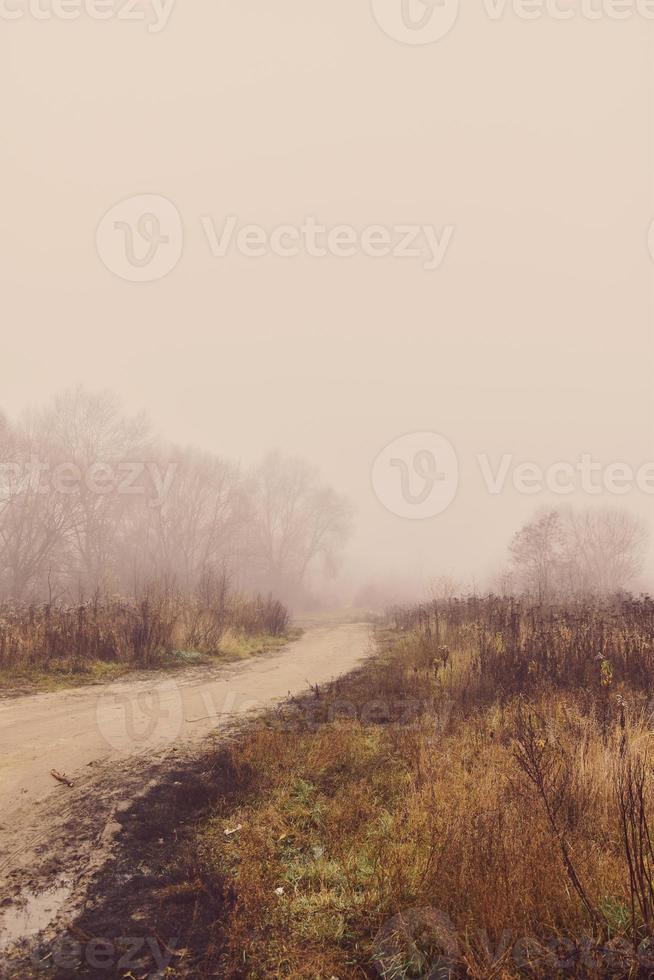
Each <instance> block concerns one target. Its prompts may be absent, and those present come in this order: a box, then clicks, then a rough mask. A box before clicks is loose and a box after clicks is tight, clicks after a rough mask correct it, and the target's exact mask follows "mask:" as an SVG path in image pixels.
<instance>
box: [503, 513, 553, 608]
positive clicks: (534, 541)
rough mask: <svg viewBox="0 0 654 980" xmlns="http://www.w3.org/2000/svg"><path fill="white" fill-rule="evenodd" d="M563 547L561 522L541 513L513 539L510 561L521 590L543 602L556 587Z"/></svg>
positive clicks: (551, 514)
mask: <svg viewBox="0 0 654 980" xmlns="http://www.w3.org/2000/svg"><path fill="white" fill-rule="evenodd" d="M563 546H564V534H563V528H562V524H561V518H560V516H559V514H558V513H557V512H556V511H553V510H550V511H546V512H545V513H541V514H540V515H539V516H537V517H536V518H535V519H534V520H533V521H530V522H529V523H528V524H525V525H524V527H522V528H521V529H520V530H519V531H518V532H517V533H516V534H515V535H514V537H513V540H512V542H511V545H510V548H509V550H510V553H511V559H512V562H513V566H514V568H515V570H516V572H517V575H518V581H519V582H520V583H521V585H522V587H523V588H524V589H525V590H526V591H527V592H530V593H533V594H535V595H537V596H538V599H539V600H543V599H545V598H547V597H548V596H550V595H551V593H552V591H553V589H554V588H555V585H556V584H557V572H558V571H559V569H560V565H561V561H562V556H563Z"/></svg>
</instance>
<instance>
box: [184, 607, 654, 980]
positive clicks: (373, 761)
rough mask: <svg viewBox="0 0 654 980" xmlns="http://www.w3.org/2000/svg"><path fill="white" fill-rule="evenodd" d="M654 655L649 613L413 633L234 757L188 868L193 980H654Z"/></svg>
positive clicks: (478, 614)
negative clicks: (423, 979) (556, 978)
mask: <svg viewBox="0 0 654 980" xmlns="http://www.w3.org/2000/svg"><path fill="white" fill-rule="evenodd" d="M653 639H654V634H653V616H652V606H651V604H650V603H649V602H643V603H637V602H631V601H629V602H625V603H622V604H619V603H615V604H608V605H605V606H599V605H592V606H587V607H568V608H565V609H563V608H558V609H553V608H552V609H543V608H542V607H531V606H528V605H521V604H517V603H509V602H499V601H496V600H486V601H485V602H481V601H479V600H474V601H471V602H464V603H450V604H449V605H447V606H444V607H442V606H431V607H429V608H424V607H423V608H421V609H419V610H406V611H402V612H400V611H398V612H396V613H395V614H394V619H393V622H392V624H391V628H390V629H389V630H388V631H386V632H384V633H380V634H379V643H380V657H379V659H378V660H376V661H375V662H374V663H371V664H369V665H368V666H367V667H366V668H365V669H363V670H362V671H360V672H358V673H356V674H354V675H351V676H350V677H349V678H346V679H345V680H343V681H340V682H338V683H336V684H333V685H331V686H330V687H329V688H327V689H325V690H322V691H317V692H314V694H313V696H312V698H311V699H309V700H307V701H305V702H303V703H298V704H295V705H291V706H288V707H287V708H285V709H283V710H281V711H279V712H277V713H276V714H274V715H271V716H269V717H268V718H267V719H266V720H265V722H264V723H262V724H260V725H258V726H257V727H256V728H254V729H252V730H251V731H250V733H249V735H248V737H246V738H243V739H240V740H238V741H237V742H236V743H235V744H234V745H233V746H232V747H231V748H230V749H229V751H228V752H227V754H226V755H225V756H223V757H222V762H221V767H220V768H221V771H222V772H224V771H226V767H227V770H228V771H229V772H230V789H229V792H228V793H224V794H223V795H222V796H219V798H218V799H217V801H216V802H214V804H213V805H212V808H211V811H210V813H209V815H208V816H207V818H206V819H205V820H204V822H203V823H202V825H201V827H200V829H199V830H198V832H197V833H195V834H194V835H193V837H192V842H191V843H190V844H189V845H187V846H186V847H185V848H184V849H183V851H182V853H181V854H180V855H178V856H177V857H178V860H179V865H178V871H179V872H181V877H182V879H183V880H185V881H188V882H195V883H196V885H195V887H196V897H195V899H194V906H193V908H194V911H193V913H192V914H191V913H190V912H188V907H187V913H186V914H185V915H184V916H183V917H181V918H180V919H179V920H178V921H177V922H176V924H175V929H176V930H178V932H176V933H175V934H179V932H180V931H181V933H183V934H184V940H183V941H184V944H185V945H186V947H187V948H189V949H191V950H194V951H195V952H194V954H193V956H194V957H195V959H194V966H193V970H194V975H197V976H223V977H234V978H236V977H262V978H263V977H269V976H279V977H307V978H309V977H311V978H316V977H320V978H323V977H324V978H326V980H328V978H330V977H332V976H334V977H338V978H340V980H345V978H346V977H361V976H371V977H372V976H380V975H381V976H385V977H387V978H391V977H392V978H394V980H396V978H397V980H399V978H401V977H410V976H421V975H425V976H426V975H430V976H441V975H442V976H446V975H452V976H454V975H462V976H464V975H466V976H470V977H478V978H482V977H484V978H486V977H498V978H499V977H517V976H524V975H526V974H529V975H533V976H544V977H545V976H553V975H556V974H557V973H558V972H560V970H561V969H562V967H561V964H562V963H563V967H564V968H563V974H564V975H568V976H570V975H578V976H636V975H641V976H646V975H648V970H649V969H651V966H652V964H651V963H650V964H649V966H648V967H647V969H646V967H645V966H643V965H642V963H641V965H639V961H638V958H637V950H638V948H639V949H640V953H639V955H640V958H641V961H643V962H644V958H645V955H646V949H647V940H648V937H649V936H650V934H651V931H652V926H653V925H654V923H653V922H652V917H653V914H654V887H652V881H653V876H654V851H653V849H652V847H651V845H650V839H649V826H650V825H649V820H650V817H651V814H652V813H654V809H652V803H653V801H652V780H651V765H650V763H649V761H648V754H647V753H648V746H649V741H650V737H651V733H650V729H649V724H648V710H647V697H648V678H649V676H651V675H650V673H649V671H650V665H651V658H652V641H653ZM566 665H569V666H566ZM239 824H240V825H241V826H242V829H241V830H240V831H238V832H237V833H234V834H231V835H229V836H227V835H226V834H225V830H230V829H233V828H234V827H236V826H238V825H239ZM279 889H283V891H281V892H280V891H279ZM192 891H193V890H192V889H191V894H192ZM207 894H210V895H212V896H213V897H214V901H213V904H211V906H210V907H209V908H208V906H207V901H206V896H207ZM187 898H188V895H187ZM186 905H187V903H186ZM416 909H418V910H423V911H422V912H419V913H409V914H408V916H407V915H405V918H404V920H402V919H398V918H397V916H398V915H399V914H400V913H407V910H416ZM425 909H428V910H431V911H429V912H425V911H424V910H425ZM389 922H390V925H386V926H385V924H388V923H389ZM407 922H408V923H409V927H407V925H406V924H407ZM416 923H418V924H420V923H421V927H420V929H418V926H417V925H416ZM407 928H408V930H409V933H410V934H411V936H412V937H413V938H414V939H416V937H417V936H418V933H420V937H419V939H416V941H415V942H413V941H411V940H410V939H409V938H408V937H407V934H406V932H407ZM380 930H382V932H381V933H380ZM548 943H549V945H548ZM557 943H558V945H556V944H557ZM444 950H446V951H447V953H448V957H449V959H447V961H443V960H441V966H442V968H443V970H445V972H443V973H438V969H437V967H435V966H434V963H435V962H436V959H437V957H438V956H439V955H440V956H441V957H443V956H444V955H445V953H444ZM650 958H651V954H650ZM429 963H431V964H432V969H433V970H434V971H435V972H432V973H430V972H429V969H430V968H429V965H428V964H429ZM447 970H449V971H450V973H447ZM639 970H640V973H639V972H638V971H639Z"/></svg>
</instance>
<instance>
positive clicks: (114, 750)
mask: <svg viewBox="0 0 654 980" xmlns="http://www.w3.org/2000/svg"><path fill="white" fill-rule="evenodd" d="M369 645H370V642H369V629H368V627H367V626H366V625H365V624H358V623H357V624H347V625H338V626H323V627H312V628H309V629H308V630H307V631H306V632H305V633H304V635H303V636H302V638H301V639H300V640H298V641H296V642H293V643H290V644H289V645H288V646H286V647H284V648H283V649H282V650H280V651H277V652H276V653H274V654H269V655H266V656H262V657H257V658H253V659H251V660H248V661H243V662H239V663H238V664H234V665H230V666H227V667H223V668H208V669H207V668H199V667H198V668H193V669H191V670H188V671H185V672H184V673H177V674H174V675H149V676H148V677H145V678H143V677H140V678H136V679H134V678H133V679H130V680H125V681H121V682H120V683H115V684H111V685H103V686H98V687H92V688H80V689H76V690H71V691H64V692H59V693H55V694H44V695H36V696H30V697H21V698H16V699H13V700H7V701H5V702H0V894H2V895H3V897H4V906H5V907H4V911H2V910H0V951H2V950H3V948H4V949H5V950H6V949H7V948H8V946H9V945H10V944H11V943H14V942H16V941H17V940H24V939H26V940H29V939H30V938H31V937H33V936H34V935H36V934H37V933H38V932H39V931H40V930H41V929H42V928H45V927H46V926H47V925H48V924H49V922H51V921H52V920H53V919H54V918H55V917H56V916H57V915H58V914H61V913H62V910H65V907H66V905H67V906H68V912H70V911H71V908H72V907H73V905H74V906H75V907H79V904H80V901H82V900H83V899H82V893H83V890H84V887H85V884H88V881H89V880H90V877H92V875H93V873H94V872H95V871H96V870H97V868H98V867H99V866H100V864H101V863H102V862H103V861H104V860H105V859H106V857H107V855H108V853H109V852H110V849H111V841H112V838H113V836H114V835H115V834H116V833H118V832H119V831H120V827H119V825H118V824H117V823H116V819H115V818H116V814H117V813H120V812H121V810H124V809H125V808H127V807H128V806H129V804H130V801H131V800H133V799H134V798H135V797H136V796H137V795H138V794H139V793H141V792H143V791H144V789H145V788H146V787H147V786H148V785H152V781H153V780H157V779H161V778H165V774H166V766H167V761H168V760H170V758H171V757H174V758H175V759H177V760H179V758H180V756H182V757H183V755H184V753H185V752H187V751H192V750H194V749H195V748H197V746H198V745H202V743H203V741H204V739H205V738H206V736H207V735H209V733H211V732H212V731H215V730H216V729H220V728H221V727H225V726H226V725H231V724H232V723H233V722H234V721H237V720H238V719H239V718H242V717H245V716H247V714H248V713H250V712H253V711H258V710H261V709H263V708H265V707H268V706H270V705H272V704H274V703H275V702H276V701H283V700H285V699H286V698H288V696H289V695H296V694H299V693H301V692H303V691H306V690H307V689H308V688H309V687H310V686H313V685H316V684H324V683H326V682H328V681H329V680H331V679H333V678H335V677H338V676H339V675H341V674H343V673H346V672H347V671H348V670H351V669H352V668H353V667H355V666H356V665H357V663H358V662H359V661H361V660H362V659H363V658H364V657H365V656H366V654H367V653H368V652H369ZM53 769H55V770H57V771H58V772H60V773H65V774H66V776H67V777H68V778H69V779H70V780H71V781H72V783H73V786H72V787H70V786H68V785H66V784H64V783H59V782H57V781H56V780H55V779H54V778H53V777H52V775H51V770H53ZM46 887H47V888H48V889H49V898H48V901H46V902H45V903H44V901H43V900H42V898H41V895H40V893H41V892H42V891H43V889H44V888H46ZM53 895H54V896H55V898H54V899H53V898H52V896H53ZM44 906H47V908H45V907H44Z"/></svg>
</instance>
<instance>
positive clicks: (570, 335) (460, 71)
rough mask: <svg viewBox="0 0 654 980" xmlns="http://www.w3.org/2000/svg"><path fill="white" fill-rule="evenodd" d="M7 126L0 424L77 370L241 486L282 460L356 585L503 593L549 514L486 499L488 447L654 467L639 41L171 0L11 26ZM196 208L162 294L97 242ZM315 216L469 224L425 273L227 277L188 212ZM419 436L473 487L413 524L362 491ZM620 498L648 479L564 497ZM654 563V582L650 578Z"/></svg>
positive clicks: (317, 269)
mask: <svg viewBox="0 0 654 980" xmlns="http://www.w3.org/2000/svg"><path fill="white" fill-rule="evenodd" d="M0 79H1V81H2V91H3V96H2V102H3V120H4V128H5V134H6V139H5V140H4V141H3V145H2V148H1V149H0V159H1V165H2V168H3V172H4V174H5V195H3V233H2V236H1V238H0V250H1V251H0V277H1V280H2V297H3V306H4V317H3V323H4V329H3V334H2V341H3V346H2V354H3V357H2V358H1V359H0V372H1V373H2V385H1V388H0V409H1V410H2V411H3V412H4V413H6V415H7V416H8V417H9V418H10V419H19V418H20V416H21V415H22V413H23V412H24V411H25V410H26V409H28V408H31V409H38V408H39V407H43V406H45V405H47V404H48V403H49V401H50V399H51V398H52V396H54V395H55V394H56V393H58V392H62V391H65V390H68V389H75V388H76V386H77V385H79V384H82V385H83V386H84V388H85V389H86V390H87V391H90V392H97V391H103V390H105V389H110V390H111V391H113V392H115V393H116V395H117V397H118V399H119V402H120V404H121V406H122V409H123V410H124V411H125V412H126V413H127V414H129V415H135V414H138V413H140V412H142V411H145V412H147V414H148V416H149V417H150V418H151V420H152V423H153V427H154V430H155V431H156V432H158V433H160V434H161V438H162V439H164V440H165V441H167V442H168V443H175V444H177V445H180V446H188V445H191V446H195V447H198V449H199V450H201V451H203V452H206V453H210V454H215V455H217V456H219V457H220V458H221V459H225V460H229V461H231V462H232V463H233V464H234V465H238V466H239V467H241V468H242V469H243V470H244V471H250V470H251V469H252V468H254V467H256V466H259V465H260V464H261V460H263V459H264V458H265V457H266V455H267V454H268V453H269V452H270V451H272V450H279V451H280V453H281V454H282V455H283V456H284V457H286V458H297V457H300V458H302V459H303V460H306V461H307V462H308V464H309V465H310V466H316V467H319V469H320V471H321V473H322V475H323V477H322V478H323V480H324V481H325V482H326V483H327V484H328V485H329V486H331V487H333V488H334V490H335V492H336V493H337V494H339V495H343V496H345V497H346V498H347V499H348V500H349V501H351V502H352V505H353V507H354V510H355V516H354V519H353V527H354V533H353V536H352V537H351V539H350V540H349V544H348V546H347V550H346V552H345V554H344V557H343V560H342V562H341V572H340V582H341V583H342V588H343V597H344V598H351V597H352V596H354V595H355V594H356V592H357V590H358V589H359V588H360V586H361V585H362V584H364V583H366V582H369V581H371V580H376V579H386V580H388V581H390V582H392V583H397V589H398V592H400V591H402V590H406V591H407V592H410V591H411V590H416V591H419V590H420V589H422V588H423V587H424V585H425V583H427V582H429V581H430V580H431V579H432V578H434V577H437V576H440V575H450V576H452V577H454V578H456V579H457V580H458V581H460V582H461V583H462V584H463V586H464V587H466V588H469V587H472V586H474V585H477V586H479V587H484V585H485V583H486V582H487V581H490V579H491V577H492V576H493V575H495V573H496V571H497V570H498V569H499V568H500V567H501V566H503V565H504V564H505V563H506V561H507V558H508V550H507V549H508V544H509V541H510V540H511V537H512V535H513V534H514V532H515V531H517V530H518V528H519V527H520V526H521V525H522V524H524V522H525V521H527V520H529V519H530V518H531V516H532V515H533V514H534V513H535V512H536V511H537V510H538V509H539V508H542V507H548V506H549V505H550V504H551V503H552V502H554V503H556V504H559V503H561V500H560V499H558V500H557V499H556V498H553V497H552V496H551V495H549V494H547V493H543V494H539V495H538V496H529V495H524V494H520V493H517V492H516V491H515V490H514V489H513V488H512V487H511V486H510V484H508V485H507V488H506V489H505V490H504V491H503V492H502V493H500V494H497V495H491V494H489V493H488V492H487V491H486V489H485V488H484V485H483V482H482V479H481V477H480V475H479V467H478V464H477V461H476V457H477V455H478V454H485V455H487V456H488V457H489V458H490V459H491V460H493V461H494V463H498V462H499V460H500V459H501V457H502V456H503V455H505V454H511V455H512V456H513V457H514V458H515V461H516V462H524V461H531V462H537V463H539V464H541V465H542V466H547V465H549V464H550V463H552V462H554V461H570V462H573V463H574V462H575V461H576V460H577V459H578V458H579V457H580V455H582V454H583V453H589V454H592V456H593V457H594V458H595V459H597V460H599V461H602V462H603V463H604V464H609V463H610V462H613V461H622V462H626V463H629V464H631V465H632V466H633V467H634V468H637V467H638V466H639V465H641V464H642V463H644V462H646V461H648V460H650V459H652V458H653V454H654V431H653V422H654V407H653V404H652V369H653V366H654V349H653V347H654V345H653V335H654V330H653V327H652V308H651V307H652V272H653V271H654V270H653V268H652V259H651V256H650V254H649V251H648V247H647V232H648V227H649V224H650V222H651V220H652V217H653V216H654V208H653V206H652V173H653V170H652V150H651V133H652V104H651V103H652V37H651V27H650V25H649V24H646V25H644V24H643V23H642V21H641V22H639V21H638V20H637V19H632V20H630V21H625V22H616V21H599V22H588V21H584V20H581V19H577V20H572V21H568V22H552V21H548V20H547V19H546V18H544V19H542V20H540V21H536V22H526V21H520V20H517V19H516V18H514V17H512V16H511V15H510V14H507V15H506V16H505V17H504V18H503V19H502V20H501V21H500V22H491V21H489V20H488V18H487V17H485V15H484V13H483V11H482V10H481V9H478V10H474V9H463V10H462V11H461V15H460V20H459V23H458V24H457V26H456V29H455V30H454V31H452V33H451V34H450V35H449V36H448V37H446V38H443V39H442V40H440V41H439V42H438V43H437V44H433V45H426V46H425V47H408V46H405V45H402V44H399V43H397V42H396V41H393V40H392V39H391V38H389V37H387V36H386V35H385V34H384V33H383V32H382V31H381V30H380V29H379V26H378V25H377V24H376V23H375V20H374V18H373V16H372V13H371V11H370V9H369V8H368V5H367V4H365V3H364V4H360V5H352V4H351V3H348V2H347V0H335V2H332V3H330V4H329V5H327V4H324V5H320V6H319V7H316V6H314V5H307V4H305V3H301V2H300V0H295V2H288V0H280V2H279V3H276V4H275V5H270V4H268V3H265V2H264V0H253V2H252V3H249V4H247V5H242V4H235V3H231V4H228V3H226V2H219V3H216V2H215V0H197V2H196V3H194V4H192V5H188V4H187V5H182V4H181V3H180V4H178V5H177V6H176V7H175V9H174V11H173V14H172V16H171V18H170V21H169V23H168V24H167V26H166V27H165V29H164V30H163V31H162V32H161V33H159V34H156V35H150V34H148V33H147V30H146V28H145V27H144V25H143V24H139V23H120V22H115V21H107V22H92V21H91V22H90V21H88V20H85V19H83V18H82V19H80V20H79V21H76V22H61V21H60V22H56V21H53V22H38V21H35V20H30V19H29V18H26V19H24V20H22V21H20V22H16V23H7V24H4V25H3V30H2V32H1V34H0ZM138 194H161V195H164V196H165V197H166V198H168V199H169V200H170V201H172V202H174V203H175V205H176V207H177V208H178V209H179V211H180V214H181V215H182V217H183V221H184V254H183V257H182V260H181V262H180V263H179V265H178V266H177V267H176V268H175V269H174V270H173V271H172V272H171V273H170V275H168V276H167V277H166V278H164V279H161V280H160V281H157V282H153V283H145V284H134V283H130V282H125V281H122V280H121V279H119V278H117V277H115V276H113V275H112V274H111V273H110V272H109V271H108V270H107V269H106V267H105V266H104V265H103V263H102V262H101V261H100V259H99V257H98V254H97V251H96V247H95V240H94V239H95V232H96V227H97V225H98V222H99V221H100V219H101V218H102V216H103V214H105V213H106V211H107V210H108V209H109V208H111V207H112V205H114V204H115V203H116V202H118V201H120V200H121V199H123V198H126V197H130V196H133V195H138ZM208 215H210V216H211V217H212V218H213V219H214V220H215V222H216V224H217V225H218V226H220V225H222V223H223V222H224V220H225V219H226V217H227V216H228V215H238V217H239V220H240V221H241V222H242V223H244V224H247V223H248V222H253V223H257V224H261V225H263V226H266V227H274V226H276V225H279V224H295V225H299V224H301V222H302V221H303V220H304V219H305V218H306V217H307V216H308V215H313V216H315V217H316V219H317V220H319V221H321V222H323V223H325V224H327V225H336V224H340V223H347V224H349V225H352V226H355V227H357V228H363V227H365V226H369V225H371V224H375V225H376V224H380V225H385V226H392V225H396V224H405V223H412V222H415V223H418V224H433V225H434V226H436V227H437V228H442V227H443V226H444V225H448V224H449V225H452V226H453V227H454V235H453V238H452V242H451V244H450V247H449V249H448V252H447V255H446V257H445V260H444V262H443V264H442V265H441V267H440V268H438V269H436V270H433V271H426V270H425V269H424V268H423V265H422V263H421V262H419V261H416V260H411V259H405V260H398V259H396V258H392V257H388V258H370V257H367V256H361V255H359V256H356V257H354V258H350V259H343V258H337V257H334V256H331V257H325V258H320V259H318V258H315V257H309V256H306V255H303V256H299V257H296V258H293V259H282V258H280V257H278V256H275V255H266V256H265V257H263V258H259V259H253V258H249V257H246V256H244V255H240V254H238V252H236V251H233V252H230V253H229V254H228V255H227V256H226V257H225V258H224V259H216V258H214V257H213V256H212V254H211V251H210V249H209V248H208V247H207V243H206V239H205V236H204V233H203V229H202V225H201V218H202V216H208ZM409 432H437V433H442V434H443V435H444V436H445V437H446V438H447V439H448V440H449V441H450V442H451V444H452V445H453V447H454V449H455V451H456V454H457V457H458V461H459V468H460V474H459V476H460V478H459V488H458V492H457V494H456V497H455V499H454V500H453V502H452V504H451V505H450V506H449V507H448V509H447V510H446V511H445V512H444V513H441V514H439V515H437V516H435V517H433V518H431V519H428V520H425V521H411V520H407V519H405V518H402V517H399V516H397V515H396V514H393V513H391V512H389V511H388V510H387V509H386V508H385V506H384V504H383V501H380V500H379V499H378V496H377V495H376V494H375V491H374V488H373V486H372V483H371V470H372V466H373V463H374V460H375V458H376V457H377V455H378V454H379V453H380V451H381V450H382V449H383V448H384V447H385V446H387V445H388V444H389V443H391V442H393V440H395V439H397V438H398V437H400V436H402V435H404V434H405V433H409ZM565 502H566V503H568V504H577V505H579V506H586V505H589V504H592V505H611V506H620V507H624V508H627V509H628V510H629V511H631V512H633V513H635V514H637V515H639V516H640V517H642V518H643V519H644V520H646V521H647V522H648V523H650V524H651V514H652V502H651V497H649V496H647V495H644V494H643V493H641V492H639V491H637V490H634V491H633V492H632V493H629V494H627V495H625V496H621V497H620V498H619V499H616V498H615V497H614V496H610V495H606V494H602V495H601V498H600V499H598V500H597V501H589V500H588V499H587V498H586V497H585V496H584V495H583V494H581V493H579V494H575V495H573V496H572V497H568V498H566V501H565ZM653 571H654V561H653V558H652V547H651V544H650V545H649V550H648V552H647V556H646V563H645V570H644V573H643V582H644V584H645V585H647V584H650V583H651V576H652V573H653Z"/></svg>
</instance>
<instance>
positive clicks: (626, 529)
mask: <svg viewBox="0 0 654 980" xmlns="http://www.w3.org/2000/svg"><path fill="white" fill-rule="evenodd" d="M564 527H565V538H566V564H567V567H568V569H569V570H570V579H571V584H573V587H574V588H575V589H576V591H579V592H582V591H583V592H595V593H599V594H610V593H614V592H619V591H621V590H624V589H627V588H629V586H630V585H632V584H633V583H634V581H635V580H636V579H637V577H638V575H639V574H640V572H641V570H642V567H643V561H644V557H645V548H646V544H647V526H646V525H645V522H644V521H642V520H641V519H640V518H639V517H637V516H636V515H634V514H631V513H629V511H625V510H621V509H619V508H617V507H604V508H600V509H597V510H595V509H593V510H590V509H588V510H583V511H579V512H575V511H569V512H566V514H565V516H564Z"/></svg>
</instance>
